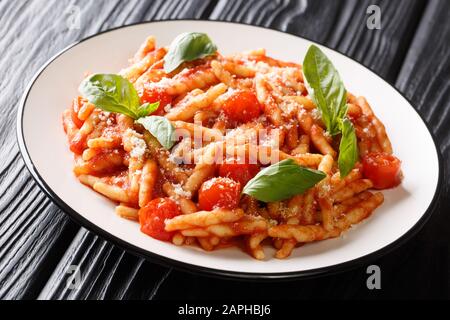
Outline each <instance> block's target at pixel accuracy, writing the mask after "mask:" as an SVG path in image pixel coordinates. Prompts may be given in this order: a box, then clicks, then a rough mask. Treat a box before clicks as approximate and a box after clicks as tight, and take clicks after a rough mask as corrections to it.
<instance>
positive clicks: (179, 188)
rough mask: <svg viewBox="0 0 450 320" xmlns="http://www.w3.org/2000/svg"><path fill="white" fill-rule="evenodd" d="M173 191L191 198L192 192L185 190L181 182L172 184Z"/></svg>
mask: <svg viewBox="0 0 450 320" xmlns="http://www.w3.org/2000/svg"><path fill="white" fill-rule="evenodd" d="M172 186H173V191H174V192H175V193H176V194H177V195H178V196H180V197H183V198H191V197H192V194H191V193H190V192H188V191H185V190H184V189H183V187H182V186H181V184H173V185H172Z"/></svg>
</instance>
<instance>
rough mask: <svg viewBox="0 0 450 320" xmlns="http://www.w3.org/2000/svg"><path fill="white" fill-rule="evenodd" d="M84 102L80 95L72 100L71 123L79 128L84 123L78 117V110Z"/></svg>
mask: <svg viewBox="0 0 450 320" xmlns="http://www.w3.org/2000/svg"><path fill="white" fill-rule="evenodd" d="M84 103H85V101H84V99H83V98H82V97H78V98H75V99H73V102H72V108H71V117H72V121H73V123H74V124H75V125H76V126H77V128H81V127H82V126H83V124H84V122H83V121H81V120H80V119H79V118H78V111H80V109H81V108H82V107H83V105H84Z"/></svg>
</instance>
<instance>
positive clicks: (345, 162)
mask: <svg viewBox="0 0 450 320" xmlns="http://www.w3.org/2000/svg"><path fill="white" fill-rule="evenodd" d="M341 130H342V138H341V145H340V147H339V160H338V164H339V171H340V173H341V178H344V177H346V176H347V175H348V174H349V173H350V171H352V170H353V168H354V167H355V164H356V162H357V161H358V158H359V156H358V142H357V139H356V133H355V128H354V127H353V124H352V122H351V121H350V120H348V119H344V120H343V121H342V124H341Z"/></svg>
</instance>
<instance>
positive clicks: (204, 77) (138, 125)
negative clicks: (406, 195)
mask: <svg viewBox="0 0 450 320" xmlns="http://www.w3.org/2000/svg"><path fill="white" fill-rule="evenodd" d="M180 48H181V49H183V50H181V49H180ZM63 124H64V129H65V132H66V134H67V137H68V140H69V145H70V150H71V151H72V152H73V153H74V155H75V166H74V173H75V175H76V176H77V178H78V179H79V180H80V182H81V183H83V184H85V185H87V186H89V187H91V188H92V189H93V190H95V191H96V192H98V193H100V194H102V195H104V196H106V197H108V198H109V199H111V200H112V201H114V202H115V203H116V204H117V207H116V213H117V214H118V215H120V216H121V217H123V218H125V219H130V220H134V221H136V222H138V223H139V224H140V227H141V231H142V232H143V233H145V234H147V235H149V236H151V237H153V238H155V239H158V240H161V241H168V242H172V243H173V244H174V245H177V246H182V245H198V246H200V247H201V248H203V249H204V250H206V251H211V250H215V249H219V248H224V247H229V246H238V247H240V248H245V250H246V251H247V252H248V253H249V254H250V255H251V256H253V257H254V258H256V259H259V260H263V259H265V258H266V255H265V253H264V247H265V246H267V245H272V246H273V247H275V248H276V250H277V252H276V255H275V257H276V258H279V259H284V258H287V257H289V256H290V255H291V253H292V252H293V250H294V249H295V248H297V247H300V246H301V245H303V244H305V243H309V242H315V241H320V240H325V239H330V238H336V237H339V236H340V235H342V234H343V233H344V232H346V231H347V230H348V229H350V228H351V227H352V226H353V225H355V224H357V223H359V222H361V221H362V220H364V219H366V218H368V217H369V216H370V215H371V214H372V213H373V212H374V210H375V209H376V208H377V207H379V206H380V205H382V203H383V201H384V198H383V194H382V193H381V192H379V191H376V190H382V189H387V188H393V187H396V186H397V185H399V184H400V182H401V178H402V173H401V168H400V167H401V163H400V160H398V159H397V158H396V157H394V156H393V149H392V146H391V143H390V141H389V138H388V135H387V133H386V130H385V127H384V125H383V124H382V122H381V121H380V120H379V119H378V118H377V117H376V116H375V114H374V113H373V111H372V109H371V107H370V105H369V103H368V102H367V101H366V99H365V98H363V97H356V96H354V95H352V94H350V93H347V92H346V90H345V87H344V86H343V83H342V81H341V79H340V77H339V74H338V72H337V71H336V70H335V69H334V67H333V65H332V64H331V62H330V61H329V60H328V59H327V57H326V56H325V55H324V54H323V53H322V52H321V51H320V49H318V48H317V47H315V46H312V47H311V48H310V50H309V51H308V53H306V58H305V61H304V63H303V64H298V63H292V62H285V61H281V60H277V59H274V58H271V57H269V56H268V55H267V54H266V51H265V50H264V49H257V50H253V51H247V52H242V53H238V54H233V55H230V56H224V55H222V54H220V53H219V51H218V49H217V47H216V46H215V45H214V44H213V42H212V41H211V39H209V37H208V36H207V35H205V34H200V33H186V34H182V35H180V36H179V37H177V39H176V40H175V41H174V42H173V43H172V45H171V46H170V47H167V48H157V46H156V43H155V38H154V37H149V38H148V39H146V41H145V42H144V44H143V45H142V46H141V48H140V49H139V50H138V52H137V53H136V54H135V56H134V57H133V58H132V59H131V60H130V65H129V66H128V67H126V68H125V69H123V70H122V71H121V72H120V73H119V74H117V75H101V74H96V75H91V76H89V77H88V78H86V79H85V80H84V81H83V83H82V85H81V86H80V96H79V97H76V98H75V99H74V101H73V103H72V106H71V107H70V108H69V109H67V110H66V111H64V113H63ZM299 250H301V248H300V249H299Z"/></svg>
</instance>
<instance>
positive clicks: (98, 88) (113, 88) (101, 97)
mask: <svg viewBox="0 0 450 320" xmlns="http://www.w3.org/2000/svg"><path fill="white" fill-rule="evenodd" d="M79 91H80V93H81V94H82V96H83V97H84V98H86V99H87V100H88V101H89V102H90V103H92V104H94V105H95V106H96V107H97V108H100V109H103V110H105V111H108V112H114V113H122V114H125V115H127V116H129V117H131V118H133V119H138V118H139V114H138V109H139V106H140V104H141V103H140V99H139V95H138V94H137V92H136V89H135V88H134V86H133V84H132V83H130V82H129V81H128V80H127V79H125V78H123V77H121V76H119V75H116V74H94V75H92V76H90V77H88V78H86V79H85V80H84V81H83V82H82V83H81V85H80V87H79Z"/></svg>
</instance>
